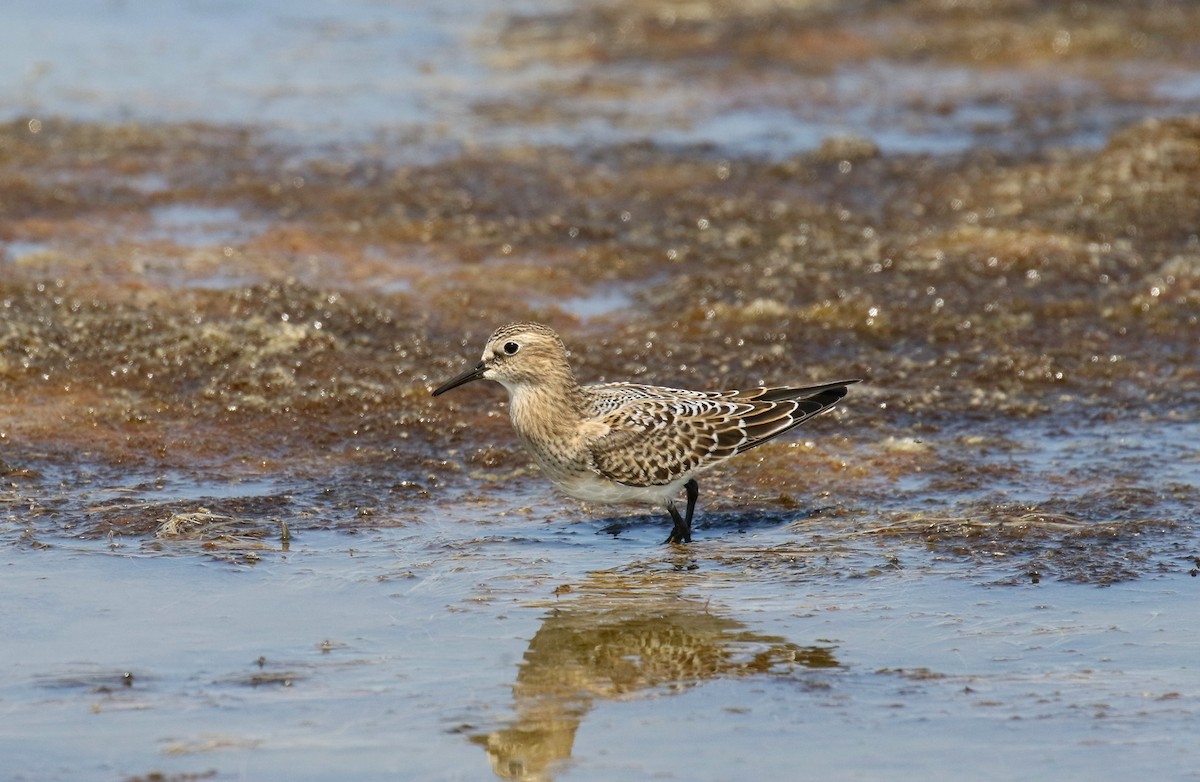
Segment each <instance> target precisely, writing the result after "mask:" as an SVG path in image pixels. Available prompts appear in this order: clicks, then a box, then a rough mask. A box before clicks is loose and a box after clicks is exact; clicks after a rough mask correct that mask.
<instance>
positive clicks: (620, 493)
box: [554, 475, 687, 505]
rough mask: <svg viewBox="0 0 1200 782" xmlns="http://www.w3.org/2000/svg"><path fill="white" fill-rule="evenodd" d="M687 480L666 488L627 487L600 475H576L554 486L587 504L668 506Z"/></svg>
mask: <svg viewBox="0 0 1200 782" xmlns="http://www.w3.org/2000/svg"><path fill="white" fill-rule="evenodd" d="M685 483H687V478H686V477H684V478H681V479H679V480H678V481H675V482H673V483H668V484H666V485H664V486H626V485H625V484H623V483H617V482H616V481H608V480H605V479H603V478H601V477H600V476H599V475H576V476H572V477H570V478H565V479H559V480H554V485H555V486H557V487H558V488H559V490H561V491H562V492H563V493H564V494H568V495H570V496H572V497H574V498H575V499H577V500H584V501H585V502H645V503H649V504H652V505H666V504H667V501H668V500H673V499H675V498H676V497H677V496H678V495H679V490H680V489H681V488H683V484H685Z"/></svg>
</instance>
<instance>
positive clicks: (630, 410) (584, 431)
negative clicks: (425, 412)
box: [433, 323, 858, 543]
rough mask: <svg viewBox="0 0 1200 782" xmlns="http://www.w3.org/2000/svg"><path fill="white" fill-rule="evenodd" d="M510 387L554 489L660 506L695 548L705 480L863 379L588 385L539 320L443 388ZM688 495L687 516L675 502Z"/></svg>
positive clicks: (515, 329) (517, 416)
mask: <svg viewBox="0 0 1200 782" xmlns="http://www.w3.org/2000/svg"><path fill="white" fill-rule="evenodd" d="M481 378H482V379H488V380H495V381H496V382H498V383H500V384H501V385H503V386H504V387H505V388H506V389H508V394H509V412H510V415H511V417H512V423H513V428H514V429H515V430H516V432H517V436H518V437H519V438H520V439H521V442H522V443H523V444H524V445H525V447H526V448H527V449H528V450H529V452H530V453H531V454H532V455H533V458H534V459H535V460H536V461H537V463H538V465H539V466H540V467H541V468H542V471H543V472H545V473H546V476H547V477H548V478H549V479H550V480H551V481H553V482H554V484H555V485H556V486H557V487H558V488H559V489H561V490H562V491H564V492H566V493H567V494H569V495H571V496H572V497H576V498H578V499H582V500H589V501H592V502H634V501H643V502H651V503H656V504H659V505H662V506H664V507H665V508H666V509H667V511H668V512H669V513H670V514H671V518H672V520H673V521H674V527H673V528H672V530H671V534H670V536H669V537H668V538H667V542H668V543H686V542H690V541H691V525H692V514H693V512H694V510H695V506H696V496H697V493H698V486H697V484H696V481H695V478H694V477H693V476H694V475H695V474H696V473H698V472H700V471H702V470H705V469H708V468H709V467H712V466H713V465H715V464H719V463H720V462H722V461H724V460H726V459H728V458H730V457H731V456H734V455H736V454H739V453H742V452H743V451H746V450H749V449H750V448H753V447H754V446H756V445H760V444H762V443H765V442H767V441H768V440H770V439H772V438H774V437H777V436H779V435H781V434H783V433H784V432H786V431H788V430H789V429H792V428H793V427H795V426H799V425H800V424H801V423H803V422H805V421H807V420H808V419H810V418H812V417H813V416H815V415H818V414H820V413H823V412H825V411H826V410H828V409H830V408H831V407H833V406H834V405H835V404H837V402H838V400H840V399H841V398H842V397H844V396H845V395H846V387H847V386H849V385H851V384H853V383H857V382H858V381H857V380H840V381H837V382H834V383H823V384H821V385H816V386H807V387H772V388H755V389H751V390H747V391H688V390H684V389H677V388H665V387H663V386H648V385H639V384H636V383H599V384H593V385H580V384H579V383H578V382H577V381H576V380H575V375H574V373H573V372H572V371H571V367H570V364H568V363H567V351H566V348H565V347H564V346H563V343H562V340H561V339H559V337H558V335H557V334H556V333H554V331H553V330H552V329H550V328H547V327H546V326H543V325H541V324H538V323H513V324H510V325H508V326H504V327H502V328H499V329H497V330H496V332H495V333H494V334H492V336H491V339H489V340H488V342H487V345H486V346H485V347H484V350H483V358H482V360H481V361H480V362H479V364H478V365H476V366H475V367H473V368H472V369H470V370H468V371H466V372H464V373H462V374H461V375H459V376H457V377H455V378H453V379H452V380H450V381H448V382H446V383H444V384H443V385H441V386H439V387H438V388H437V389H435V390H434V392H433V395H434V396H437V395H439V394H442V393H444V392H446V391H449V390H450V389H452V388H455V387H457V386H460V385H462V384H464V383H469V382H471V381H472V380H479V379H481ZM681 488H683V489H685V490H686V492H687V500H688V503H687V512H686V514H685V515H684V516H681V515H680V514H679V511H678V509H677V508H676V507H675V497H676V496H677V495H678V493H679V490H680V489H681Z"/></svg>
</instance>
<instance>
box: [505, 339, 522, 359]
mask: <svg viewBox="0 0 1200 782" xmlns="http://www.w3.org/2000/svg"><path fill="white" fill-rule="evenodd" d="M520 349H521V346H520V345H518V344H517V343H515V342H505V343H504V352H505V353H506V354H508V355H510V356H511V355H513V354H514V353H516V352H517V351H518V350H520Z"/></svg>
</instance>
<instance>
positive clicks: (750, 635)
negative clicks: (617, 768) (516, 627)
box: [472, 587, 838, 782]
mask: <svg viewBox="0 0 1200 782" xmlns="http://www.w3.org/2000/svg"><path fill="white" fill-rule="evenodd" d="M584 589H585V590H586V589H587V587H584ZM837 665H838V662H837V660H836V659H835V658H834V656H833V650H832V649H831V648H829V647H821V646H798V645H796V644H793V643H789V642H788V641H785V640H784V639H783V638H780V637H778V636H769V635H759V634H756V633H754V632H753V631H751V630H749V629H747V628H746V626H745V625H743V624H742V623H741V622H738V621H737V620H735V619H730V618H728V617H725V616H721V615H719V614H717V613H714V612H713V611H712V607H711V606H710V605H709V604H708V603H707V602H706V601H703V600H696V599H689V598H682V597H670V596H667V597H664V596H661V595H646V594H634V593H631V592H629V591H627V590H620V589H608V590H606V589H601V590H599V591H591V592H585V593H584V594H578V595H577V596H576V597H575V598H574V599H572V600H570V601H568V602H564V603H561V604H559V605H558V606H557V607H555V608H554V609H553V610H552V611H550V613H549V614H548V615H547V616H546V618H545V619H544V620H543V622H542V626H541V629H539V630H538V632H537V633H536V634H535V635H534V636H533V639H532V640H531V641H530V642H529V648H528V650H527V651H526V652H525V658H524V660H523V662H522V663H521V665H520V669H519V671H518V673H517V681H516V684H515V685H514V686H513V700H514V702H515V704H514V705H515V708H514V710H515V712H516V715H517V716H516V717H515V719H513V720H512V721H511V722H510V723H509V724H508V725H507V726H505V727H502V728H500V729H498V730H495V731H493V732H491V733H487V734H480V735H476V736H474V737H473V739H472V740H473V741H475V742H476V743H479V744H482V745H483V746H484V747H485V748H486V750H487V754H488V758H489V759H490V761H491V764H492V770H493V771H494V772H495V773H496V775H497V776H498V777H500V778H501V779H515V780H523V782H542V781H543V780H547V781H548V780H551V779H553V777H554V773H555V771H556V770H558V769H561V767H562V764H563V763H564V762H565V761H567V760H569V759H570V757H571V750H572V746H573V744H574V742H575V732H576V730H577V729H578V728H579V725H580V723H581V722H582V721H583V719H584V717H585V716H586V715H587V713H588V711H589V710H590V709H591V707H592V704H593V703H594V702H595V701H597V700H622V699H631V698H635V697H638V696H639V695H640V694H648V693H649V692H651V691H653V692H658V693H661V692H664V691H666V692H670V691H673V690H674V691H678V690H683V689H686V688H688V687H691V686H694V685H696V684H699V683H701V682H704V681H707V680H710V679H717V678H728V677H743V676H772V675H775V676H782V675H787V674H789V673H791V672H793V671H795V670H796V668H798V667H799V668H833V667H837Z"/></svg>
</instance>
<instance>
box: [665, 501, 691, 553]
mask: <svg viewBox="0 0 1200 782" xmlns="http://www.w3.org/2000/svg"><path fill="white" fill-rule="evenodd" d="M667 513H670V514H671V520H672V521H674V522H675V526H674V527H672V528H671V534H670V535H668V536H667V539H666V540H664V541H663V543H691V542H692V530H691V527H689V526H688V525H687V523H686V522H685V521H684V520H683V517H682V516H680V515H679V509H678V508H676V507H675V502H674V501H673V500H667Z"/></svg>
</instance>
